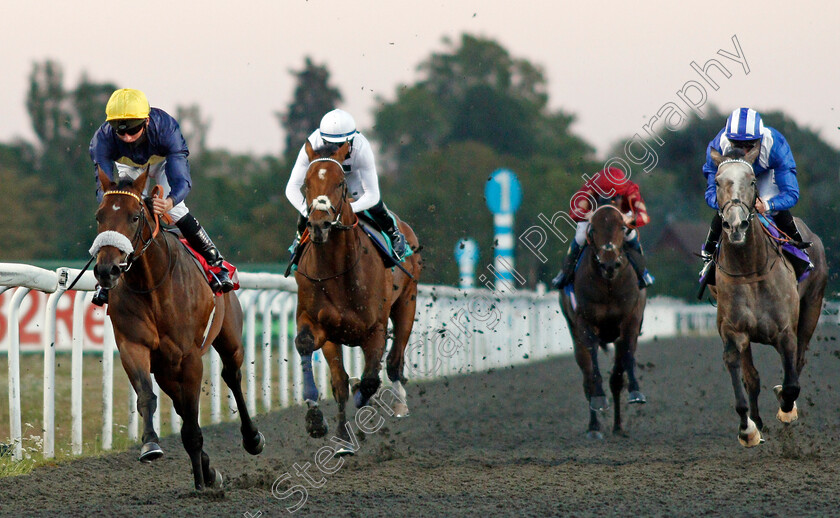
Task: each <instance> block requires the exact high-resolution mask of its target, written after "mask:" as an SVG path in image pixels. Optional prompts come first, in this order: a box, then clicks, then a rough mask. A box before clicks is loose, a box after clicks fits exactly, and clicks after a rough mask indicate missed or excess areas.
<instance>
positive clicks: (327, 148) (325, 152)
mask: <svg viewBox="0 0 840 518" xmlns="http://www.w3.org/2000/svg"><path fill="white" fill-rule="evenodd" d="M340 147H341V146H339V145H338V144H334V143H332V142H324V145H323V146H321V147H319V148H318V149H316V150H315V153H316V154H317V155H318V158H329V157H331V156H332V155H334V154H335V152H336V151H338V148H340Z"/></svg>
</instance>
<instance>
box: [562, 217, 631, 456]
mask: <svg viewBox="0 0 840 518" xmlns="http://www.w3.org/2000/svg"><path fill="white" fill-rule="evenodd" d="M589 223H590V227H589V232H588V235H587V239H586V240H587V246H586V248H585V249H584V250H583V252H582V254H581V259H580V263H579V267H578V268H577V271H576V272H575V274H574V282H573V284H572V285H571V286H573V287H574V292H573V293H574V294H573V295H572V293H570V290H561V291H560V306H561V308H562V310H563V316H565V317H566V322H567V323H568V325H569V331H570V332H571V335H572V341H573V342H574V351H575V360H576V361H577V364H578V366H579V367H580V369H581V372H582V373H583V392H584V395H585V396H586V399H587V401H588V402H589V428H588V431H587V436H588V437H589V438H591V439H598V440H600V439H603V438H604V435H603V434H602V433H601V424H600V423H599V421H598V412H601V411H604V410H606V409H607V408H609V403H608V402H607V397H606V395H605V394H604V388H603V386H602V379H601V372H600V370H599V369H598V348H599V347H601V348H604V349H606V346H607V344H608V343H613V344H614V345H615V362H614V365H613V370H612V374H611V375H610V390H611V392H612V396H613V405H614V408H615V411H614V420H613V433H615V434H617V435H622V434H623V433H624V431H623V429H622V426H621V390H622V389H623V388H624V374H625V373H626V374H627V380H628V392H629V397H628V402H629V403H630V404H644V403H645V402H646V398H645V396H644V394H642V392H641V391H640V389H639V381H638V380H637V379H636V373H635V368H636V359H635V356H636V345H637V343H638V339H639V332H640V331H641V328H642V319H643V316H644V312H645V304H646V300H647V290H646V289H644V288H639V282H638V277H637V275H636V272H635V271H634V270H633V268H632V266H631V265H630V264H629V263H630V261H629V260H628V258H627V256H626V254H625V252H624V236H625V232H626V227H625V223H624V216H623V214H622V213H621V211H620V210H619V209H618V208H617V207H616V206H615V205H613V204H604V205H601V206H600V207H598V208H597V209H596V210H595V211H594V212H593V213H592V214H591V216H590V218H589Z"/></svg>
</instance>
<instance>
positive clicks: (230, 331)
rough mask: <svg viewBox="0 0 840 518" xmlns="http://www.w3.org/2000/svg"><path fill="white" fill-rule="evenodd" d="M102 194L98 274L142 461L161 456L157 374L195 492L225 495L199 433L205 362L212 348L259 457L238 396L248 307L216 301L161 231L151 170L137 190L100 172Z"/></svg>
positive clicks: (249, 446)
mask: <svg viewBox="0 0 840 518" xmlns="http://www.w3.org/2000/svg"><path fill="white" fill-rule="evenodd" d="M98 174H99V181H100V183H101V185H102V191H103V192H104V196H103V198H102V203H100V205H99V209H98V210H97V211H96V221H97V231H98V235H97V237H96V240H95V241H94V244H93V246H92V247H91V254H92V255H96V257H97V259H96V266H95V267H94V275H95V276H96V279H97V281H99V284H100V285H101V286H102V287H104V288H108V289H110V290H111V291H110V296H109V305H108V315H109V316H110V318H111V323H112V324H113V326H114V336H115V338H116V341H117V348H118V349H119V351H120V360H121V361H122V364H123V368H124V369H125V372H126V374H127V375H128V379H129V380H130V381H131V385H132V387H134V391H135V392H136V393H137V410H138V411H139V412H140V415H141V416H142V417H143V425H144V426H143V446H142V448H141V450H140V457H139V460H141V461H151V460H154V459H157V458H159V457H161V456H162V455H163V450H161V448H160V446H159V445H158V442H159V439H158V436H157V433H155V429H154V426H153V423H152V416H153V414H154V412H155V408H156V407H157V397H156V396H155V394H154V392H153V388H152V378H151V375H150V374H151V373H154V375H155V380H156V381H157V383H158V385H160V388H161V389H163V391H164V392H165V393H166V394H167V395H168V396H169V397H170V398H172V401H173V403H174V405H175V410H176V411H177V412H178V415H179V416H181V418H182V419H183V425H182V426H181V440H182V441H183V443H184V449H186V450H187V453H188V454H189V456H190V461H191V463H192V469H193V476H194V479H195V488H196V489H198V490H201V489H204V487H205V486H212V487H220V486H221V484H222V475H221V473H220V472H219V471H218V470H215V469H214V468H211V467H210V458H209V457H208V456H207V454H206V453H204V451H203V450H202V445H203V442H204V440H203V438H202V435H201V429H200V428H199V425H198V406H199V395H200V393H201V379H202V361H201V357H202V355H203V354H204V353H206V352H207V351H208V350H209V347H208V346H209V344H211V343H212V344H213V347H214V348H215V349H216V351H218V353H219V355H220V356H221V359H222V365H223V367H222V378H223V379H224V380H225V383H226V384H227V385H228V387H230V389H231V391H233V395H234V398H235V399H236V405H237V408H238V412H239V417H240V419H241V421H242V427H241V431H242V438H243V445H244V447H245V449H246V450H247V451H248V453H251V454H252V455H256V454H258V453H260V452H261V451H262V449H263V445H264V443H265V439H264V438H263V436H262V434H261V433H260V432H259V431H257V428H256V426H254V423H253V422H252V421H251V418H250V417H249V415H248V407H247V406H246V404H245V399H244V398H243V396H242V387H241V378H242V375H241V373H240V370H239V367H240V366H241V365H242V359H243V349H242V308H241V307H240V305H239V299H237V298H236V296H235V295H234V294H233V293H225V294H224V295H220V296H214V294H213V291H212V290H211V289H210V286H209V285H208V283H207V279H206V278H205V276H204V273H203V272H202V271H201V269H200V267H198V265H197V264H196V262H195V261H194V260H193V258H192V257H191V256H190V253H189V252H188V251H187V250H186V249H185V248H184V247H183V246H182V245H181V243H180V242H179V240H178V237H177V236H175V235H174V234H171V233H169V232H159V233H158V232H157V231H156V223H155V218H154V217H153V215H152V214H151V211H150V209H149V207H147V205H146V203H144V202H143V201H142V198H141V197H142V193H143V191H144V189H145V186H146V181H147V179H148V169H147V170H146V171H145V172H143V173H142V174H141V175H140V176H139V177H138V178H137V179H136V180H134V181H133V182H132V181H131V180H127V181H123V182H120V183H119V184H118V185H117V184H115V183H114V182H112V181H111V180H109V179H108V176H107V175H105V173H104V172H102V170H101V169H100V170H99V171H98Z"/></svg>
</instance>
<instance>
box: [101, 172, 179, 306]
mask: <svg viewBox="0 0 840 518" xmlns="http://www.w3.org/2000/svg"><path fill="white" fill-rule="evenodd" d="M159 187H160V186H157V185H156V186H155V188H154V190H153V191H152V196H156V195H158V194H159V193H162V191H163V189H162V188H160V189H159ZM110 195H123V196H130V197H132V198H134V199H135V200H137V203H139V204H140V219H141V220H142V221H143V223H141V224H139V225H137V230H136V231H135V232H134V236H133V237H132V238H131V240H130V243H131V247H132V252H130V253H126V255H125V259H124V260H123V262H121V263H119V264H118V265H117V266H118V267H119V269H120V274H123V273H125V272H127V271H129V270H130V269H131V267H132V265H134V263H135V262H136V261H137V260H138V259H140V257H142V256H143V254H145V253H146V250H147V249H148V248H149V246H151V244H152V243H153V242H154V240H155V238H156V237H157V236H158V234H159V233H160V218H159V217H158V215H157V214H155V213H154V212H152V219H154V221H155V227H154V228H152V224H151V222H150V221H149V218H148V217H146V204H145V203H144V202H143V200H142V199H141V198H140V196H138V195H137V194H135V193H133V192H131V191H107V192H105V193H103V195H102V196H103V198H104V197H105V196H110ZM145 228H148V229H149V239H143V230H144V229H145ZM164 241H165V242H166V257H167V265H166V271H165V272H164V274H163V277H161V279H160V280H159V281H158V282H156V283H155V285H154V286H153V287H152V288H150V289H147V290H135V289H133V288H132V287H131V286H129V285H128V282H126V283H125V287H126V288H127V289H128V290H129V291H131V292H133V293H140V294H145V293H151V292H153V291H155V290H156V289H158V288H159V287H160V286H161V285H162V284H163V282H164V281H165V280H166V278H167V277H168V276H169V273H170V272H171V270H172V249H171V247H170V244H169V240H168V239H164ZM135 243H137V244H135ZM141 245H142V247H141V248H140V250H139V251H138V250H137V248H138V247H140V246H141ZM98 252H99V251H98V250H97V254H98Z"/></svg>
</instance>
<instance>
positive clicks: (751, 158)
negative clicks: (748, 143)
mask: <svg viewBox="0 0 840 518" xmlns="http://www.w3.org/2000/svg"><path fill="white" fill-rule="evenodd" d="M759 153H761V144H759V145H757V146H753V148H752V149H750V152H749V153H747V154H746V155H744V160H746V161H747V162H749V163H751V164H752V163H753V162H755V159H756V158H758V154H759Z"/></svg>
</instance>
